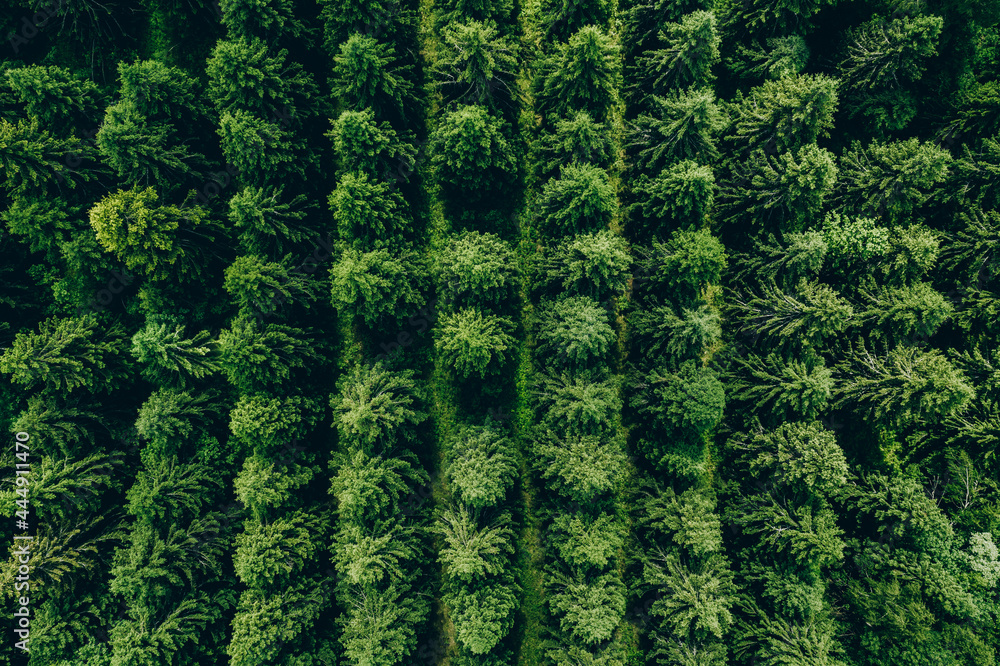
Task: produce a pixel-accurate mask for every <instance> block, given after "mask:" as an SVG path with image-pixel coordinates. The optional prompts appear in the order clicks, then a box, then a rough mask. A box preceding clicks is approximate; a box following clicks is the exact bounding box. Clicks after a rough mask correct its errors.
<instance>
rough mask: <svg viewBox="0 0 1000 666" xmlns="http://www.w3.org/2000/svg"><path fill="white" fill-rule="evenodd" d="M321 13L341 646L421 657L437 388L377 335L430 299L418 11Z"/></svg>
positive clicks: (344, 650)
mask: <svg viewBox="0 0 1000 666" xmlns="http://www.w3.org/2000/svg"><path fill="white" fill-rule="evenodd" d="M365 9H367V11H364V10H365ZM322 12H323V22H324V28H325V41H324V48H325V49H326V51H327V53H328V55H329V57H330V60H331V62H332V63H333V68H332V76H331V78H330V84H331V88H332V90H333V92H334V95H335V99H336V101H337V111H339V116H337V117H336V119H334V120H332V121H331V127H330V129H329V131H328V132H327V133H326V136H327V138H328V139H330V141H331V142H332V145H333V148H334V155H335V158H336V159H335V162H334V164H333V166H334V168H335V175H336V186H335V187H334V188H333V190H332V193H331V194H330V195H329V197H328V198H327V202H328V204H329V208H330V211H331V212H332V214H333V220H334V225H335V230H336V236H335V237H336V241H335V243H334V248H335V249H334V255H335V257H334V263H333V265H332V267H331V269H330V292H329V293H330V297H331V301H332V304H333V306H334V308H335V309H336V311H337V315H338V319H339V320H340V330H341V332H342V336H343V342H344V351H345V352H346V355H345V357H344V358H343V360H342V362H341V365H342V367H343V370H344V373H343V375H342V377H341V379H340V380H339V381H338V383H337V386H336V390H335V391H334V393H332V395H331V396H330V405H331V407H332V408H333V415H334V422H333V425H334V427H335V428H336V432H337V434H338V444H337V448H336V453H335V455H334V456H333V458H332V459H331V461H330V468H331V470H332V472H333V480H332V487H331V489H330V492H331V493H333V495H334V496H335V498H336V503H337V520H336V527H335V530H334V531H335V534H334V539H333V548H332V554H333V560H334V566H335V568H336V571H337V585H336V599H337V602H338V605H339V606H340V609H341V613H342V614H341V615H340V617H339V618H338V624H339V625H340V627H341V632H342V633H341V635H340V646H341V655H342V657H343V658H344V659H346V663H350V664H358V665H370V666H375V665H379V666H391V665H393V664H401V663H412V662H413V661H414V659H415V658H416V654H417V647H418V639H419V637H420V636H422V635H423V633H424V629H425V626H426V621H427V618H428V616H429V614H430V611H431V608H432V601H433V599H432V596H431V594H430V587H429V571H428V568H427V561H428V560H429V559H430V558H431V557H432V552H433V551H432V550H431V543H430V540H429V536H430V530H429V527H430V525H429V514H430V508H431V507H430V506H429V505H428V504H426V503H425V502H424V497H425V495H417V491H418V490H420V489H427V488H429V487H430V486H429V484H430V479H429V476H428V474H427V472H426V471H425V469H424V462H422V460H421V458H420V456H419V454H420V453H422V452H423V451H424V450H425V449H426V448H427V447H426V442H425V440H426V439H427V437H428V432H427V430H426V429H425V428H424V427H422V426H421V424H423V423H424V422H425V421H426V420H427V419H428V416H429V412H428V407H429V406H430V404H431V400H430V392H429V391H428V387H427V386H426V382H425V381H424V380H423V379H422V378H420V377H419V376H418V374H417V373H416V372H415V371H414V369H412V366H413V361H412V360H411V359H409V358H408V357H406V356H404V355H402V354H401V353H400V351H399V350H400V349H402V348H401V347H399V345H398V344H396V345H395V351H393V352H390V353H388V354H386V353H380V352H383V351H387V350H385V349H377V348H376V347H375V345H376V344H377V343H378V342H380V341H381V340H382V339H383V337H384V336H385V335H389V336H391V337H390V339H392V338H395V337H396V334H397V331H398V330H399V326H400V324H402V323H403V322H405V321H406V320H407V319H408V318H411V317H412V316H416V315H417V313H418V311H419V310H420V309H421V308H424V307H425V305H426V297H425V294H426V293H427V289H428V282H429V278H428V270H427V261H426V259H425V258H424V256H423V245H424V243H425V242H426V240H425V238H424V234H423V231H422V225H421V224H420V223H419V222H420V218H421V215H422V211H421V209H420V208H419V207H418V206H417V205H416V204H417V200H418V198H419V197H418V194H419V189H418V188H417V187H416V185H415V183H419V181H418V180H416V179H415V181H414V182H410V180H409V179H410V175H411V174H412V173H413V171H414V165H415V160H416V157H417V153H418V146H419V145H420V144H419V143H418V137H419V134H418V133H419V131H420V129H421V123H422V121H423V113H422V110H421V109H422V97H421V96H420V95H419V94H418V91H419V83H420V81H421V76H420V70H419V68H418V67H417V65H418V63H417V62H415V61H414V60H413V57H414V55H415V53H416V49H415V43H414V42H415V33H416V25H415V20H416V15H415V12H414V11H413V10H412V9H410V8H409V7H403V6H402V5H395V4H393V5H390V4H389V3H384V4H383V3H373V4H370V5H359V6H352V5H350V4H347V5H345V4H343V3H338V2H326V3H323V7H322ZM394 344H395V343H394ZM357 352H360V353H357ZM376 356H379V357H380V358H381V359H382V360H378V361H376V362H373V361H372V360H371V359H373V358H374V357H376ZM407 366H409V367H410V368H411V369H404V368H407Z"/></svg>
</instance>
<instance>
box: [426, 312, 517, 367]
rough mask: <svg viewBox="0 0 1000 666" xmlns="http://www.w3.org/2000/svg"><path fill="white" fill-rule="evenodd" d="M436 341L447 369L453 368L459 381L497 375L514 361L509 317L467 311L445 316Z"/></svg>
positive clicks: (437, 348)
mask: <svg viewBox="0 0 1000 666" xmlns="http://www.w3.org/2000/svg"><path fill="white" fill-rule="evenodd" d="M438 325H439V329H438V331H437V334H436V335H435V339H434V348H435V350H436V351H437V353H438V355H439V356H440V358H441V360H442V362H443V363H444V364H445V367H447V368H449V369H454V371H455V373H456V374H457V376H458V378H459V379H469V378H471V377H472V376H474V375H475V376H478V377H479V378H480V379H485V378H486V377H487V375H492V374H496V373H498V372H499V371H500V370H501V368H502V367H503V364H504V363H506V362H507V361H509V360H510V359H511V358H512V355H513V354H512V352H513V349H514V342H515V341H514V338H513V336H511V335H510V333H511V332H512V331H513V329H514V324H513V322H511V321H510V319H508V318H506V317H498V316H496V315H492V314H488V313H485V314H484V313H483V312H482V311H481V310H479V309H478V308H464V309H461V310H458V311H456V312H454V313H451V314H443V315H442V316H441V319H440V322H439V324H438Z"/></svg>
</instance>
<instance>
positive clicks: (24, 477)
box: [14, 432, 30, 521]
mask: <svg viewBox="0 0 1000 666" xmlns="http://www.w3.org/2000/svg"><path fill="white" fill-rule="evenodd" d="M16 439H17V442H16V443H15V446H14V457H16V458H17V459H18V461H19V462H17V463H15V464H14V467H15V471H14V473H15V475H16V476H15V480H14V485H16V486H17V488H16V489H15V492H16V493H17V500H16V502H15V503H16V504H17V509H18V510H17V511H15V512H14V514H15V515H16V516H17V517H18V518H19V519H20V520H21V521H26V520H28V474H29V471H30V467H29V463H28V435H27V433H21V432H19V433H17V435H16Z"/></svg>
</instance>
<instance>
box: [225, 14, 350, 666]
mask: <svg viewBox="0 0 1000 666" xmlns="http://www.w3.org/2000/svg"><path fill="white" fill-rule="evenodd" d="M262 9H264V8H263V7H251V6H248V5H244V4H242V3H232V4H228V3H227V4H224V5H223V6H222V23H223V25H224V26H225V28H226V34H225V36H224V37H221V38H220V39H219V41H218V42H217V43H216V44H215V47H214V49H212V52H211V54H210V56H209V58H208V61H207V75H208V90H207V93H208V94H207V96H208V98H209V99H210V101H211V104H212V107H213V111H214V113H213V115H212V118H213V120H215V121H216V123H217V133H218V136H219V139H220V143H221V148H222V153H223V155H224V157H225V160H226V163H227V164H229V165H231V166H232V169H233V171H235V175H234V178H233V180H234V185H235V186H236V187H235V191H234V192H233V193H232V196H231V198H229V199H228V210H227V211H226V215H227V218H228V222H229V224H230V225H231V227H230V228H231V229H232V230H233V236H234V240H235V241H236V242H235V245H236V246H237V247H238V254H237V256H236V257H235V258H234V259H233V260H232V261H231V262H230V263H229V265H228V266H227V267H226V268H225V270H224V272H223V283H222V286H223V289H224V291H225V292H226V294H227V295H228V300H229V303H230V312H233V313H234V314H233V316H232V318H231V319H230V321H229V325H228V327H227V328H225V329H223V330H222V332H221V333H220V335H219V343H218V344H219V348H220V352H221V354H222V359H223V368H224V370H225V374H226V378H227V380H228V382H229V384H230V387H231V393H230V395H231V396H232V400H233V403H231V404H232V407H231V409H230V412H229V430H230V437H229V440H228V441H229V443H230V445H229V448H230V450H231V451H232V455H233V457H234V462H235V463H236V464H235V468H236V469H235V470H234V471H235V472H236V474H235V479H234V480H233V486H232V491H231V492H232V493H234V494H235V498H236V505H237V507H239V508H240V510H241V517H242V518H243V520H242V521H241V523H240V524H239V526H240V527H241V529H240V530H239V532H238V533H237V534H236V536H235V539H234V541H233V545H232V547H233V551H232V552H233V555H232V558H233V559H232V561H233V569H234V572H235V575H236V578H237V579H238V580H239V582H240V584H241V585H240V586H239V587H238V588H237V589H239V596H238V599H237V600H236V607H235V611H234V613H233V616H232V620H231V624H230V630H231V637H230V639H229V643H228V645H227V646H226V653H227V656H228V659H229V663H231V664H234V665H235V664H241V665H245V666H251V665H258V664H264V663H270V664H292V663H300V664H315V665H317V666H319V665H320V664H333V663H336V662H337V658H338V657H337V655H338V653H339V650H338V649H337V645H336V642H335V640H334V636H335V633H336V632H335V631H334V622H333V613H332V611H333V608H334V605H333V602H334V595H333V591H334V586H335V579H336V576H335V573H334V570H333V569H332V568H331V567H330V561H331V558H330V556H329V552H330V551H331V550H333V549H332V548H331V543H332V542H333V541H334V539H335V535H334V527H333V510H332V509H333V507H332V506H331V503H330V502H329V500H328V499H327V497H328V495H327V493H326V490H327V487H325V486H326V484H325V483H324V476H323V475H322V466H321V464H322V463H323V462H324V460H325V457H326V456H325V455H324V453H325V451H326V450H327V447H326V446H325V445H324V443H325V440H326V439H327V438H326V437H325V436H324V435H323V433H322V431H317V426H318V425H319V423H320V422H321V421H322V420H323V417H324V415H325V409H324V407H325V405H323V403H322V402H321V401H320V400H318V399H317V398H316V397H315V395H316V394H317V393H319V392H321V391H322V390H323V389H324V388H326V387H327V383H326V382H324V381H323V378H322V376H321V374H320V373H315V372H313V371H314V370H315V369H317V368H320V367H323V366H325V365H327V364H328V363H329V360H328V355H329V353H330V351H331V350H330V349H329V347H328V346H327V345H326V344H324V342H323V340H322V336H321V335H319V334H318V332H317V331H316V330H314V329H312V327H309V326H306V327H301V326H300V325H299V323H300V322H301V321H303V320H304V319H305V313H306V312H309V311H312V310H313V309H314V308H315V307H316V305H315V304H316V301H317V300H318V297H319V291H320V287H319V284H320V283H319V280H318V279H317V276H315V275H312V274H311V273H310V272H308V271H303V270H296V268H297V267H293V266H292V265H290V264H292V261H293V257H294V256H295V254H294V253H298V252H301V251H302V250H301V248H302V247H303V245H304V244H305V243H304V241H313V242H314V239H315V238H316V237H317V236H318V235H319V234H318V232H320V231H321V229H322V227H321V226H320V225H319V223H318V219H317V217H316V214H315V213H314V211H313V210H312V209H313V208H314V207H315V206H314V205H311V204H309V201H310V200H311V199H313V198H314V197H315V196H316V195H317V190H318V189H319V188H317V187H316V186H315V183H317V182H322V179H321V175H322V173H321V171H320V170H319V168H318V165H319V159H318V151H317V150H316V147H315V146H313V145H310V142H309V141H308V139H307V137H309V136H314V135H315V134H316V126H317V125H318V124H319V116H321V115H323V114H325V113H326V110H327V106H328V104H327V102H326V101H325V98H324V96H322V95H321V94H320V93H319V89H318V86H317V84H316V82H315V79H314V76H313V75H312V74H311V73H309V72H307V71H305V68H304V67H303V66H302V65H301V64H299V62H297V61H296V59H294V58H293V56H292V55H291V53H290V47H293V45H295V44H296V42H297V41H298V40H299V39H301V38H302V37H303V36H304V32H305V31H304V27H303V23H302V20H301V18H299V17H298V16H296V14H295V12H294V10H293V8H292V7H291V6H290V5H287V4H279V3H273V4H269V5H267V6H266V11H261V10H262ZM310 183H313V185H312V186H311V185H310ZM335 561H336V560H335V559H334V562H335Z"/></svg>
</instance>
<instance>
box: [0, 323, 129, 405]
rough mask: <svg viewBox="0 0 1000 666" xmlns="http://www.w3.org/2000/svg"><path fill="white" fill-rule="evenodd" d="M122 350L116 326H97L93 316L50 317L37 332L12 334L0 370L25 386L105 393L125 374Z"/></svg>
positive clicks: (60, 392) (121, 340)
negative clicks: (82, 389)
mask: <svg viewBox="0 0 1000 666" xmlns="http://www.w3.org/2000/svg"><path fill="white" fill-rule="evenodd" d="M124 352H125V339H124V337H123V336H122V329H121V326H120V325H116V326H112V327H110V328H105V327H99V325H98V321H97V319H96V318H95V317H93V316H87V317H63V318H60V317H50V318H49V319H46V320H45V321H43V322H41V324H39V327H38V333H34V332H30V331H28V332H21V333H18V334H17V337H16V338H15V339H14V343H13V344H12V345H11V346H10V347H8V348H7V349H6V350H5V351H4V353H3V355H2V356H0V372H3V373H4V374H7V375H11V381H12V382H14V383H17V384H23V385H24V386H25V387H26V388H28V389H37V388H44V389H46V390H47V391H49V392H51V393H56V394H63V395H65V394H67V393H69V392H71V391H73V390H74V389H77V388H86V389H87V390H88V391H90V392H98V391H106V390H109V389H111V388H113V387H114V386H115V384H116V382H117V380H119V379H120V378H122V377H123V375H124V372H123V371H124V370H125V367H123V361H124V359H123V358H121V357H122V356H123V355H124Z"/></svg>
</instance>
